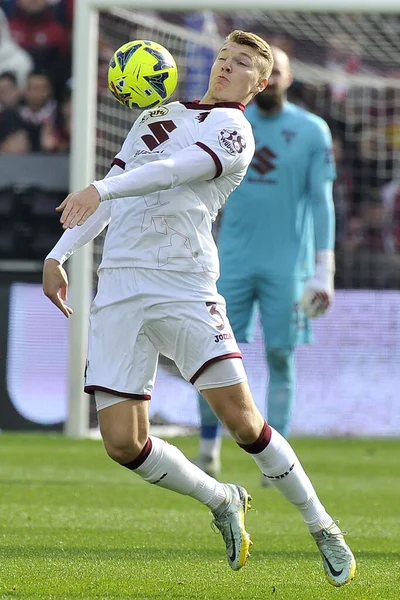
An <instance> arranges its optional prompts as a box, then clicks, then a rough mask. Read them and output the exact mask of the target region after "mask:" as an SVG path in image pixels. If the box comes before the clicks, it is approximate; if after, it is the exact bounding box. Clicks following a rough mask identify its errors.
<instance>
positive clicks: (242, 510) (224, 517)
mask: <svg viewBox="0 0 400 600" xmlns="http://www.w3.org/2000/svg"><path fill="white" fill-rule="evenodd" d="M227 488H229V490H230V492H231V494H232V499H231V502H230V504H229V506H228V508H227V509H226V510H225V511H224V512H223V513H222V514H220V515H215V514H214V520H213V522H212V525H214V526H215V527H216V528H217V529H218V530H219V531H220V532H221V534H222V537H223V538H224V542H225V545H226V554H227V557H228V563H229V566H230V567H231V569H233V570H234V571H239V569H241V568H242V567H244V565H245V564H246V562H247V558H248V557H249V556H250V553H249V549H250V546H251V545H252V544H253V542H252V541H251V539H250V535H249V534H248V533H247V531H246V528H245V517H246V513H247V512H248V511H249V510H250V509H251V505H250V501H251V499H252V498H251V496H249V494H248V493H247V491H246V490H245V489H244V488H243V487H240V486H239V485H234V484H230V483H229V484H227Z"/></svg>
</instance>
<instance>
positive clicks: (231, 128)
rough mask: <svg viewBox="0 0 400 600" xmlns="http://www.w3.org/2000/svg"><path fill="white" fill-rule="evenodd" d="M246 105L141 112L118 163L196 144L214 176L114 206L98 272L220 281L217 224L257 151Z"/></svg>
mask: <svg viewBox="0 0 400 600" xmlns="http://www.w3.org/2000/svg"><path fill="white" fill-rule="evenodd" d="M243 108H244V107H243V106H242V105H240V104H236V103H226V104H225V103H224V104H215V105H208V104H200V103H183V102H172V103H170V104H167V105H165V106H161V107H159V108H156V109H152V110H148V111H145V112H144V113H142V114H141V116H140V117H139V118H138V119H137V121H136V122H135V123H134V125H133V127H132V129H131V131H130V132H129V134H128V136H127V138H126V140H125V142H124V144H123V146H122V149H121V151H120V152H119V153H118V154H117V156H116V157H115V159H114V164H117V165H119V166H120V167H121V168H123V169H125V170H131V169H135V168H136V167H139V166H141V165H143V164H145V163H147V162H149V161H157V160H162V159H164V158H168V157H170V156H171V155H172V154H174V153H176V152H178V151H181V150H184V149H185V148H188V147H190V146H193V145H196V146H197V147H198V148H199V152H206V153H208V154H209V156H211V158H212V159H213V161H214V165H215V173H213V175H211V178H210V179H209V180H207V181H204V180H193V181H190V182H189V183H187V184H184V185H179V186H177V187H175V188H173V189H169V190H163V191H159V192H154V193H151V194H149V195H147V196H143V197H127V198H120V199H118V200H113V201H111V222H110V225H109V227H108V231H107V235H106V240H105V244H104V250H103V259H102V262H101V265H100V268H104V267H119V266H124V267H126V266H135V267H142V268H151V269H166V270H174V271H183V272H192V273H196V272H210V273H212V274H213V275H214V276H216V277H218V274H219V261H218V254H217V249H216V246H215V243H214V240H213V236H212V233H211V229H212V223H213V221H214V220H215V218H216V216H217V214H218V211H219V210H220V208H221V207H222V206H223V205H224V204H225V201H226V199H227V198H228V196H229V194H230V193H231V192H232V191H233V190H234V189H235V188H236V187H237V186H238V185H239V184H240V182H241V181H242V179H243V177H244V175H245V174H246V171H247V168H248V166H249V164H250V161H251V159H252V157H253V154H254V149H255V147H254V138H253V133H252V129H251V126H250V124H249V122H248V121H247V119H246V118H245V116H244V114H243ZM188 167H189V165H188Z"/></svg>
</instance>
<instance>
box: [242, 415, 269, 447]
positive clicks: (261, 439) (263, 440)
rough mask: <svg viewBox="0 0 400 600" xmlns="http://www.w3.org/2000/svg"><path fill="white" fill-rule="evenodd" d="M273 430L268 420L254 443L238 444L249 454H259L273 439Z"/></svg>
mask: <svg viewBox="0 0 400 600" xmlns="http://www.w3.org/2000/svg"><path fill="white" fill-rule="evenodd" d="M271 435H272V430H271V427H270V426H269V425H268V423H267V421H264V427H263V428H262V430H261V433H260V435H259V436H258V439H257V440H256V441H255V442H253V443H252V444H238V446H240V447H241V448H243V450H245V451H246V452H248V453H249V454H259V453H260V452H262V451H263V450H264V449H265V448H266V447H267V446H268V444H269V443H270V441H271Z"/></svg>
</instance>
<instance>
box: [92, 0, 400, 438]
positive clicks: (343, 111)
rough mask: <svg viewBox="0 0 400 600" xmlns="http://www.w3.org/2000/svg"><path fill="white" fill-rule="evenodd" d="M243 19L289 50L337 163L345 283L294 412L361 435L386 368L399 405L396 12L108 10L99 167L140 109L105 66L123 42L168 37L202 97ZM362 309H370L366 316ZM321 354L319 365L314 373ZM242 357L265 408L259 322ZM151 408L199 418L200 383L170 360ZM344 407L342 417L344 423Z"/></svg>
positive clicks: (306, 365)
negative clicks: (227, 39)
mask: <svg viewBox="0 0 400 600" xmlns="http://www.w3.org/2000/svg"><path fill="white" fill-rule="evenodd" d="M236 28H241V29H246V30H250V31H254V32H256V33H258V34H259V35H262V36H264V37H265V38H266V39H267V40H268V41H269V42H271V43H273V44H275V45H277V46H280V47H282V48H283V49H284V50H285V51H287V53H288V54H289V56H290V58H291V64H292V68H293V72H294V83H293V85H292V87H291V89H290V91H289V100H291V101H293V102H295V103H297V104H300V105H301V106H304V107H305V108H307V109H308V110H310V111H312V112H315V113H316V114H318V115H320V116H322V117H323V118H324V119H326V120H327V122H328V124H329V125H330V127H331V130H332V134H333V138H334V151H335V157H336V162H337V170H338V178H337V181H336V183H335V189H334V200H335V207H336V217H337V232H336V233H337V236H336V237H337V245H336V254H337V274H336V287H337V289H338V291H337V295H336V301H335V305H334V307H333V309H332V310H331V311H330V313H329V315H327V316H326V317H324V318H323V319H320V320H317V321H316V322H315V323H314V331H315V343H314V345H313V346H312V347H310V348H302V349H299V351H298V355H297V364H298V372H299V373H298V377H299V379H298V392H297V405H298V406H299V407H301V411H302V414H300V408H299V412H298V414H297V413H295V416H294V431H295V432H298V433H321V434H325V433H349V432H350V433H352V432H354V433H355V432H356V430H357V427H358V430H359V431H360V423H355V422H353V421H352V417H351V411H353V410H354V407H355V406H356V405H357V402H358V401H359V399H360V397H363V398H364V399H366V402H367V403H368V402H370V403H371V405H372V404H374V402H375V398H376V395H377V394H378V393H380V392H379V386H381V385H382V381H383V377H384V373H385V374H386V375H385V377H386V380H385V383H384V386H385V390H386V391H385V394H386V397H387V402H388V403H389V406H392V402H393V403H394V402H395V398H394V397H393V396H394V392H391V390H395V389H396V388H397V386H398V383H399V382H398V381H395V379H396V377H397V375H396V372H397V370H398V369H397V368H395V365H394V363H393V376H392V377H389V379H388V378H387V373H388V372H390V371H391V366H390V364H391V362H390V361H396V360H398V356H399V354H400V348H399V342H398V340H397V339H395V336H394V334H393V328H392V320H393V318H395V319H396V320H397V323H399V324H400V311H399V309H398V308H397V307H396V309H395V315H394V316H393V306H394V300H396V301H397V302H398V299H399V296H397V291H396V290H398V289H399V288H400V268H399V267H400V254H399V249H400V175H399V173H400V171H399V159H400V67H399V64H400V63H399V58H400V36H399V33H400V19H399V16H398V15H395V14H378V13H374V14H370V13H361V12H359V13H346V14H341V13H338V12H336V13H328V12H318V13H317V12H315V13H313V12H292V11H282V12H279V11H268V12H261V11H237V12H230V13H229V14H228V13H212V12H210V11H203V12H190V13H182V12H180V13H174V12H162V13H161V12H156V11H146V12H143V11H135V10H128V9H125V8H111V9H110V10H108V11H107V12H105V11H104V12H101V13H100V16H99V52H98V67H99V71H98V91H97V118H96V159H95V170H96V172H95V175H96V177H97V178H100V177H103V176H104V175H105V173H106V172H107V170H108V169H109V166H110V163H111V160H112V159H113V157H114V156H115V154H116V153H117V152H118V151H119V149H120V147H121V144H122V142H123V140H124V138H125V136H126V134H127V132H128V131H129V129H130V127H131V125H132V123H133V121H134V119H135V118H136V116H137V114H138V113H135V111H129V110H127V109H126V108H125V107H123V106H120V105H119V104H118V103H117V102H116V101H115V99H114V98H113V96H112V95H111V94H110V93H109V91H108V89H107V82H106V79H107V67H108V62H109V59H110V58H111V55H112V53H113V51H114V50H115V48H117V47H119V46H120V45H122V44H123V43H125V42H126V41H128V40H132V39H153V40H156V41H158V42H160V43H161V44H163V45H164V46H166V47H167V48H168V49H169V50H170V52H171V53H172V54H173V55H174V57H175V59H176V61H177V64H178V68H179V84H178V88H177V90H176V92H175V94H174V97H173V99H174V98H175V99H178V98H179V99H182V100H194V99H196V98H200V97H201V96H202V95H203V93H204V92H205V90H206V88H207V83H208V71H209V67H210V66H211V64H212V61H213V55H214V52H215V51H216V50H217V49H218V47H219V46H220V44H221V41H222V40H223V37H224V36H225V35H226V34H227V33H228V32H229V31H230V30H232V29H236ZM102 241H103V238H102V237H99V238H98V239H97V240H95V243H94V277H93V286H94V287H95V285H96V275H95V269H96V267H97V265H98V263H99V259H100V255H101V248H102ZM382 292H384V294H383V295H382ZM360 307H364V312H363V313H362V315H361V314H360ZM377 314H378V318H377ZM371 321H373V322H374V323H375V328H376V335H375V338H374V342H373V343H371V340H370V338H368V334H367V331H368V328H369V327H370V324H371ZM355 323H356V325H357V327H356V328H354V324H355ZM397 337H399V336H397ZM371 344H372V346H371ZM388 347H390V348H391V349H392V351H391V352H390V353H388ZM367 350H368V352H367ZM371 350H372V351H371ZM339 354H340V356H341V358H338V355H339ZM389 355H390V356H389ZM343 356H344V357H345V360H344V359H343ZM315 360H317V361H318V364H319V365H320V368H319V369H318V371H319V374H317V375H316V373H315V368H314V365H315ZM245 364H246V368H247V371H248V375H249V379H250V384H251V387H252V391H253V394H254V396H255V399H256V402H257V404H258V405H259V407H260V408H261V409H262V410H264V398H265V389H266V386H267V379H268V375H267V373H266V366H265V358H264V351H263V344H262V336H261V331H260V328H259V329H258V331H257V335H256V340H255V343H254V344H253V345H251V346H249V347H248V348H247V349H246V350H245ZM371 380H372V381H371ZM371 385H372V387H371ZM310 394H311V396H312V397H313V398H314V397H316V396H318V400H316V404H312V405H310ZM338 395H341V400H342V401H343V403H344V404H346V403H347V406H348V412H347V413H346V414H345V415H343V412H341V411H340V410H338V408H337V402H336V399H337V397H338ZM343 396H344V397H343ZM318 402H319V404H318ZM305 407H307V408H306V409H305ZM321 408H323V410H324V411H325V413H326V414H329V413H330V411H331V412H332V413H333V412H335V411H336V414H337V422H336V421H335V422H334V423H333V425H332V424H329V423H327V420H326V419H325V421H324V420H323V418H322V419H321V418H320V412H321ZM386 408H387V407H386ZM363 410H368V408H365V407H364V409H363ZM150 412H151V418H152V422H153V424H158V423H164V424H169V425H184V426H196V425H197V424H198V414H197V406H196V394H195V392H194V390H193V388H192V387H191V386H190V385H189V384H187V383H186V382H184V381H182V379H181V377H180V375H179V373H178V372H177V369H176V367H175V366H174V365H173V364H172V363H171V362H170V361H167V360H166V359H164V358H163V357H161V360H160V366H159V372H158V376H157V381H156V388H155V393H154V397H153V399H152V402H151V403H150ZM318 415H319V416H318ZM374 415H375V418H376V414H375V413H374ZM343 416H345V419H344V421H345V424H344V425H343V424H342V425H340V423H339V421H340V420H341V421H342V422H343ZM346 423H347V425H346ZM346 427H347V429H346ZM387 428H389V429H390V426H389V425H388V424H387ZM399 428H400V426H399ZM360 432H361V433H362V431H360ZM366 432H368V431H367V430H366ZM384 432H385V425H384V424H382V433H384ZM378 433H379V432H378Z"/></svg>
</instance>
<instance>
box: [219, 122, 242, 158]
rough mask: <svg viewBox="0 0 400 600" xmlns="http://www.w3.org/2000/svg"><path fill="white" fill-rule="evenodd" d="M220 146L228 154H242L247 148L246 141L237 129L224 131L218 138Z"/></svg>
mask: <svg viewBox="0 0 400 600" xmlns="http://www.w3.org/2000/svg"><path fill="white" fill-rule="evenodd" d="M218 141H219V145H220V146H221V148H223V149H224V150H226V151H227V152H228V154H230V155H231V156H233V155H234V154H240V153H241V152H243V150H244V148H246V140H245V139H244V138H243V137H242V136H241V135H240V134H239V133H238V132H237V131H236V129H222V131H220V132H219V136H218Z"/></svg>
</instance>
